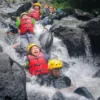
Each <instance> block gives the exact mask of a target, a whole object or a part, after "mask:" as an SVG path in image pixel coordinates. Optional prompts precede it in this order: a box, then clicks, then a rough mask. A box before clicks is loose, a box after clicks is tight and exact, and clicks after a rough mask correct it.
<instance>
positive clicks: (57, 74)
mask: <svg viewBox="0 0 100 100" xmlns="http://www.w3.org/2000/svg"><path fill="white" fill-rule="evenodd" d="M60 70H61V69H60V68H58V69H53V70H52V71H51V74H52V75H53V76H54V77H59V76H60Z"/></svg>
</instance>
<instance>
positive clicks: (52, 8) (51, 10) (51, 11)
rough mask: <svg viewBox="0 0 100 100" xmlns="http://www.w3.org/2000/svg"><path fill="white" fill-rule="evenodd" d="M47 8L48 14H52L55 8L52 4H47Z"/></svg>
mask: <svg viewBox="0 0 100 100" xmlns="http://www.w3.org/2000/svg"><path fill="white" fill-rule="evenodd" d="M49 10H50V14H53V13H54V12H55V8H54V7H53V6H52V5H50V6H49Z"/></svg>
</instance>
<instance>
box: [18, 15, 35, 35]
mask: <svg viewBox="0 0 100 100" xmlns="http://www.w3.org/2000/svg"><path fill="white" fill-rule="evenodd" d="M33 29H34V24H33V23H32V18H31V17H28V18H21V24H20V34H21V35H23V34H24V33H25V32H26V31H29V32H30V33H32V34H33V33H34V31H33Z"/></svg>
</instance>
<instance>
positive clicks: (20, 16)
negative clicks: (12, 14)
mask: <svg viewBox="0 0 100 100" xmlns="http://www.w3.org/2000/svg"><path fill="white" fill-rule="evenodd" d="M23 15H28V13H26V12H24V13H22V14H21V15H20V17H22V16H23Z"/></svg>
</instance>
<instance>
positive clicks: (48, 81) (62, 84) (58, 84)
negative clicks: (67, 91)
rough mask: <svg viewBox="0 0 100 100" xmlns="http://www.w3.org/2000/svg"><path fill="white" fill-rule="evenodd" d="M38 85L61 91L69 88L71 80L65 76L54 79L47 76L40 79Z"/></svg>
mask: <svg viewBox="0 0 100 100" xmlns="http://www.w3.org/2000/svg"><path fill="white" fill-rule="evenodd" d="M40 85H46V86H52V87H54V88H57V89H62V88H66V87H69V86H71V80H70V79H69V78H68V77H67V76H59V77H58V78H54V77H52V76H50V75H47V76H44V77H42V78H41V81H40Z"/></svg>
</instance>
